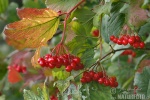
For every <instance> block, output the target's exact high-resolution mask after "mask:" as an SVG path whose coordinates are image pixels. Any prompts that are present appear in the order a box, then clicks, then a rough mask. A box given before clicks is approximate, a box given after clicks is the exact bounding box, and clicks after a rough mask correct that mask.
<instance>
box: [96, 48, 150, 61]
mask: <svg viewBox="0 0 150 100" xmlns="http://www.w3.org/2000/svg"><path fill="white" fill-rule="evenodd" d="M128 49H132V50H134V49H133V48H122V49H117V50H112V51H111V52H109V53H108V54H106V55H105V56H103V57H102V58H101V59H99V60H98V61H97V62H100V61H101V60H103V59H104V58H106V57H107V56H109V55H110V54H112V53H115V52H117V51H122V50H128ZM137 49H139V50H150V48H145V49H140V48H137Z"/></svg>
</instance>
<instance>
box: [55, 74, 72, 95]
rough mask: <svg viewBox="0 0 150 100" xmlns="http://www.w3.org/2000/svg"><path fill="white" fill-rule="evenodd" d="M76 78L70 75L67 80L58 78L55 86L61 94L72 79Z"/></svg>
mask: <svg viewBox="0 0 150 100" xmlns="http://www.w3.org/2000/svg"><path fill="white" fill-rule="evenodd" d="M71 80H74V77H73V76H70V77H68V78H67V79H66V80H58V81H56V82H55V83H54V86H56V87H57V88H58V90H59V91H60V93H61V94H63V92H64V91H65V90H66V89H67V88H68V87H69V85H70V81H71Z"/></svg>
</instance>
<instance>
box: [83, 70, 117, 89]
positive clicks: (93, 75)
mask: <svg viewBox="0 0 150 100" xmlns="http://www.w3.org/2000/svg"><path fill="white" fill-rule="evenodd" d="M80 81H81V82H82V83H89V82H91V81H97V82H98V83H99V84H104V85H105V86H110V87H117V86H118V82H117V81H116V77H110V78H108V77H107V76H106V73H105V72H103V71H101V72H94V71H89V72H88V71H85V72H84V73H83V76H82V78H81V79H80Z"/></svg>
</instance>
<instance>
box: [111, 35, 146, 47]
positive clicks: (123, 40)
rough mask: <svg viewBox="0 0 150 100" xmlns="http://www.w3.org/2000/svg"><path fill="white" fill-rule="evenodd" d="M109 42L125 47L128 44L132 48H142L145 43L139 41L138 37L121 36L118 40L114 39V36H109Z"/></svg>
mask: <svg viewBox="0 0 150 100" xmlns="http://www.w3.org/2000/svg"><path fill="white" fill-rule="evenodd" d="M110 40H111V41H113V42H114V43H116V44H118V45H127V44H130V45H131V46H133V47H134V48H144V47H145V43H144V42H143V41H141V38H140V37H139V36H137V35H136V36H129V35H122V36H121V37H120V38H117V37H115V36H114V35H112V36H110Z"/></svg>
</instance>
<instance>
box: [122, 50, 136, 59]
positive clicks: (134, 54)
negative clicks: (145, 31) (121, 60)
mask: <svg viewBox="0 0 150 100" xmlns="http://www.w3.org/2000/svg"><path fill="white" fill-rule="evenodd" d="M121 55H131V56H132V57H135V56H136V53H135V52H134V51H133V50H125V51H124V52H122V54H121Z"/></svg>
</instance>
